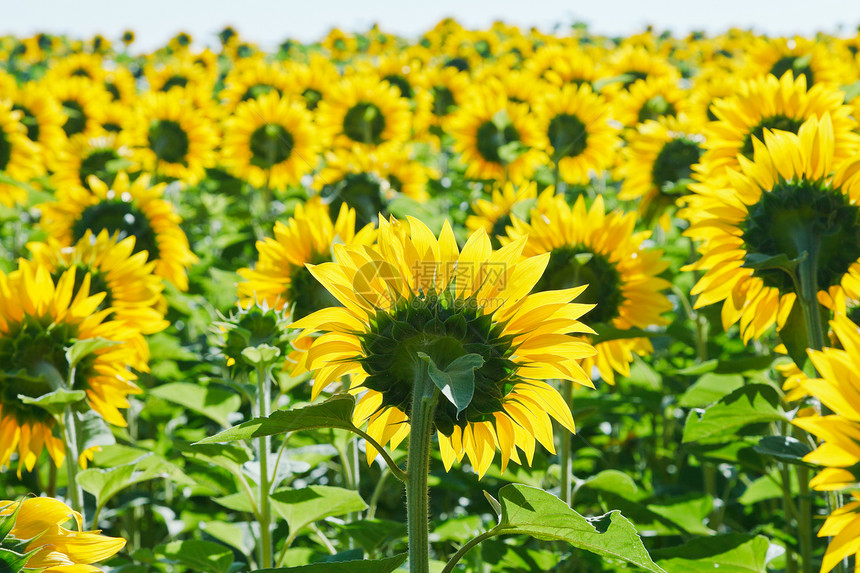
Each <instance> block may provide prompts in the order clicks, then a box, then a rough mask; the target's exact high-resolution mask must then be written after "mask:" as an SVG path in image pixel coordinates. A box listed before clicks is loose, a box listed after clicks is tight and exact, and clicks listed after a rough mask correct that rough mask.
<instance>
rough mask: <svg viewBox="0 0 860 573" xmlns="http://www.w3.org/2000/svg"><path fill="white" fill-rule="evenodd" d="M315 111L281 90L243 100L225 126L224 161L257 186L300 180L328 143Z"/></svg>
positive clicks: (274, 186) (283, 183)
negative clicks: (315, 125)
mask: <svg viewBox="0 0 860 573" xmlns="http://www.w3.org/2000/svg"><path fill="white" fill-rule="evenodd" d="M325 143H326V142H325V140H324V139H323V138H321V137H320V134H318V133H317V132H316V131H315V130H314V128H313V124H312V120H311V115H310V112H308V111H307V110H306V109H305V108H304V107H303V106H301V105H300V104H298V103H296V102H294V101H290V100H289V99H287V98H286V97H279V96H278V94H277V93H270V94H266V95H262V96H259V97H258V98H256V99H252V100H250V101H246V102H244V103H241V104H239V106H238V107H237V108H236V111H235V113H234V114H233V115H232V117H230V118H229V119H228V120H227V121H226V123H225V126H224V143H223V149H222V150H221V157H222V164H223V165H225V166H226V167H227V169H228V171H230V172H231V173H232V174H233V175H235V176H236V177H240V178H243V179H246V180H247V181H248V182H250V183H251V185H253V186H255V187H264V186H269V187H271V188H274V189H284V188H286V187H288V186H290V185H296V184H298V183H299V182H300V181H301V178H302V177H303V176H304V175H306V174H307V173H309V172H310V171H311V170H312V169H314V167H315V166H316V163H317V154H318V152H319V149H320V148H321V147H322V146H323V145H324V144H325Z"/></svg>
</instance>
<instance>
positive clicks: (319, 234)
mask: <svg viewBox="0 0 860 573" xmlns="http://www.w3.org/2000/svg"><path fill="white" fill-rule="evenodd" d="M375 238H376V233H375V231H374V229H373V225H366V226H365V227H364V228H362V229H361V230H359V231H356V225H355V210H354V209H350V208H348V207H347V206H346V205H342V206H341V208H340V211H339V213H338V216H337V220H335V221H332V219H331V217H330V216H329V208H328V206H327V205H325V204H323V203H322V202H320V201H319V200H311V201H308V202H307V203H305V204H304V205H301V204H300V205H298V206H297V207H296V212H295V214H294V215H293V216H292V217H291V218H290V220H289V221H288V222H287V224H286V225H285V224H284V223H281V222H280V221H278V222H276V223H275V238H274V239H272V238H266V239H265V240H263V241H258V242H257V250H258V251H259V254H260V258H259V260H258V261H257V264H256V266H255V267H254V269H240V270H239V275H240V276H241V277H242V278H243V279H245V282H240V283H239V299H240V303H241V304H243V305H247V304H248V303H250V302H253V301H254V300H256V301H258V302H259V303H263V302H265V303H266V304H267V305H268V306H269V307H270V308H274V309H276V310H280V309H281V308H283V307H284V306H285V305H291V306H292V307H293V316H294V317H295V318H302V317H304V316H306V315H308V314H310V313H312V312H314V311H317V310H319V309H321V308H326V307H328V306H332V305H334V304H337V301H336V300H335V299H334V298H333V297H332V296H331V295H330V294H328V292H327V291H325V289H323V288H322V287H321V286H320V285H319V284H318V283H317V282H316V281H315V280H314V279H313V277H312V276H311V275H310V273H309V272H308V270H307V268H306V267H305V266H306V265H308V264H318V263H322V262H326V261H331V260H332V245H334V244H335V243H343V244H346V245H353V244H356V245H369V244H371V243H372V242H373V240H374V239H375Z"/></svg>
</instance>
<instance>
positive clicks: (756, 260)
mask: <svg viewBox="0 0 860 573" xmlns="http://www.w3.org/2000/svg"><path fill="white" fill-rule="evenodd" d="M804 258H806V253H804V254H802V255H801V256H799V257H797V258H796V259H789V258H788V256H787V255H786V254H785V253H780V254H778V255H764V254H761V253H749V254H747V256H746V258H745V259H744V264H743V265H742V266H741V268H744V269H753V270H756V271H763V270H768V269H781V270H784V271H786V272H787V273H789V274H794V272H795V270H796V269H797V265H798V264H799V263H800V261H801V260H803V259H804Z"/></svg>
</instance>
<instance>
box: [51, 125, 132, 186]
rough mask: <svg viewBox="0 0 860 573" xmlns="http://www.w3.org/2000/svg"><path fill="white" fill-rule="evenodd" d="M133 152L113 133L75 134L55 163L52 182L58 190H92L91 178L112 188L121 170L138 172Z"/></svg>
mask: <svg viewBox="0 0 860 573" xmlns="http://www.w3.org/2000/svg"><path fill="white" fill-rule="evenodd" d="M135 167H136V164H135V162H134V161H132V150H131V148H129V147H128V146H126V145H122V143H120V141H119V139H118V137H117V135H116V134H114V133H109V134H107V135H101V136H98V137H84V136H82V135H75V136H73V137H72V138H71V140H69V144H68V145H67V146H66V147H65V148H64V149H63V150H62V151H61V152H60V154H59V156H58V157H57V159H56V161H55V162H54V174H53V175H52V179H53V181H54V187H56V188H57V189H60V188H63V187H66V186H72V185H77V186H83V187H87V188H89V182H88V179H89V177H90V175H94V176H96V177H97V178H98V179H100V180H102V181H104V182H105V183H107V184H108V185H109V186H110V185H111V184H113V181H114V178H115V177H116V174H117V173H119V172H120V171H135Z"/></svg>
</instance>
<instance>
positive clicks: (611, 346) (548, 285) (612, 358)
mask: <svg viewBox="0 0 860 573" xmlns="http://www.w3.org/2000/svg"><path fill="white" fill-rule="evenodd" d="M553 201H554V205H553V206H552V207H551V208H547V210H546V213H545V214H544V215H543V216H540V217H536V216H534V215H533V216H532V217H531V222H530V223H526V222H524V221H522V220H520V219H517V218H514V219H513V224H512V226H510V227H508V233H507V236H506V237H502V239H501V241H502V244H511V243H513V242H515V241H519V240H526V239H527V240H528V242H527V243H526V246H525V250H524V251H523V254H524V255H525V256H537V255H541V254H544V253H548V254H549V263H548V264H547V269H546V272H545V273H544V275H543V277H541V280H540V281H538V282H537V284H536V285H535V290H536V291H538V292H542V291H551V290H556V289H570V288H578V287H584V286H585V285H591V287H590V288H587V289H585V292H584V293H583V294H582V296H581V297H580V300H581V301H582V302H584V303H587V304H594V305H596V306H595V307H594V309H593V310H590V311H589V312H588V313H587V314H585V315H584V320H586V321H587V322H588V323H589V324H592V325H598V324H599V325H604V326H610V327H612V328H615V329H618V330H629V329H631V328H642V329H644V328H648V327H652V326H656V325H664V324H667V323H668V321H667V320H666V319H665V318H663V316H662V314H663V313H665V312H668V311H670V310H672V303H671V302H669V299H668V298H666V295H664V294H663V293H662V291H664V290H665V289H667V288H669V287H670V286H671V284H670V283H669V282H668V281H666V280H664V279H661V278H659V277H658V276H657V275H659V274H660V273H662V272H663V271H664V270H666V269H667V268H668V266H669V263H668V262H667V261H664V260H663V259H662V258H661V257H662V254H663V252H662V251H660V250H658V249H647V248H645V240H646V239H648V237H649V236H650V234H651V233H650V232H649V231H638V232H637V231H635V226H636V215H635V213H623V212H621V211H613V212H611V213H608V214H607V213H606V211H605V207H604V204H603V197H602V196H601V195H598V196H597V199H596V200H595V201H594V204H593V205H592V206H591V208H590V209H586V206H585V199H584V198H583V197H582V196H580V197H579V198H577V200H576V203H575V204H574V206H573V207H572V208H571V207H570V206H569V205H568V204H567V203H566V202H565V200H564V197H562V196H556V197H554V198H553ZM595 349H596V350H597V356H595V357H593V358H587V359H586V360H585V362H584V363H583V366H584V367H585V368H586V370H588V369H590V368H591V366H596V367H597V369H598V371H599V372H600V375H601V377H602V378H603V379H604V380H606V381H607V382H608V383H609V384H614V383H615V375H614V373H615V372H618V373H619V374H621V375H623V376H628V375H629V374H630V363H631V362H632V361H633V355H634V354H639V355H644V354H647V353H649V352H652V351H653V347H652V346H651V342H650V341H649V340H648V339H647V338H620V339H616V340H610V341H607V342H599V339H598V343H597V344H596V345H595Z"/></svg>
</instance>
